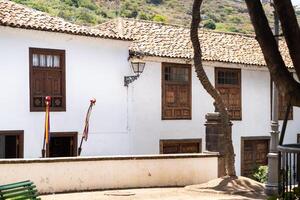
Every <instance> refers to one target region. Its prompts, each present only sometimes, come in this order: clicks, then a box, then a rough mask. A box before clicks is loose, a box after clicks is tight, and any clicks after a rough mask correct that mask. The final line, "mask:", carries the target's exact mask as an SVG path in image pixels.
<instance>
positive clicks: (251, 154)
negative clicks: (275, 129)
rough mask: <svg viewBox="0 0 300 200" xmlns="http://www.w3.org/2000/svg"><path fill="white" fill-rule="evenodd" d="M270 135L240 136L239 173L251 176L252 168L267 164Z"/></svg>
mask: <svg viewBox="0 0 300 200" xmlns="http://www.w3.org/2000/svg"><path fill="white" fill-rule="evenodd" d="M269 143H270V137H268V136H258V137H242V140H241V174H242V176H246V177H250V178H252V175H253V172H254V170H255V169H256V168H257V167H259V166H262V165H267V164H268V157H267V155H268V153H269Z"/></svg>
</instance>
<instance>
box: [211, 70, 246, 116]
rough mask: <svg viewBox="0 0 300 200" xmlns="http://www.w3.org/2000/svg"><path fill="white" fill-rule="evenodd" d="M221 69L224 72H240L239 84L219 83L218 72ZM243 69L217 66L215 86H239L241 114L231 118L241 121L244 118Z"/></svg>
mask: <svg viewBox="0 0 300 200" xmlns="http://www.w3.org/2000/svg"><path fill="white" fill-rule="evenodd" d="M219 71H223V72H237V73H238V80H237V81H238V82H237V83H238V84H237V85H234V84H219V83H218V72H219ZM241 79H242V71H241V69H234V68H222V67H216V68H215V87H216V89H218V88H221V87H222V88H238V89H239V96H240V116H238V117H235V118H233V117H231V120H236V121H240V120H242V115H243V112H242V81H241ZM229 114H230V110H229Z"/></svg>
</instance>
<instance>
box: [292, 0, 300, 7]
mask: <svg viewBox="0 0 300 200" xmlns="http://www.w3.org/2000/svg"><path fill="white" fill-rule="evenodd" d="M292 2H293V4H294V5H298V6H299V5H300V0H292Z"/></svg>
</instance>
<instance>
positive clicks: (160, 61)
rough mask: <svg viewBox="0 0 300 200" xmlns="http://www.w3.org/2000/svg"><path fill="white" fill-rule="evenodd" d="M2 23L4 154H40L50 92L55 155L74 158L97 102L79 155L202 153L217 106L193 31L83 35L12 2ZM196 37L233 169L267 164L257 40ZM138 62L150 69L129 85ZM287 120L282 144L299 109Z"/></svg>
mask: <svg viewBox="0 0 300 200" xmlns="http://www.w3.org/2000/svg"><path fill="white" fill-rule="evenodd" d="M0 25H1V26H0V60H1V64H0V82H1V84H0V91H1V92H2V94H1V98H0V119H1V123H0V157H2V158H10V157H20V158H22V157H25V158H37V157H41V149H42V147H43V137H44V112H41V111H44V107H43V101H44V97H45V96H47V95H50V96H52V99H53V101H52V107H51V109H52V112H51V132H52V134H51V135H52V138H51V140H50V145H49V146H50V147H49V148H48V150H47V151H48V154H49V156H76V154H77V147H78V145H79V142H80V139H81V136H82V130H83V126H84V118H85V114H86V110H87V108H88V106H89V100H90V99H91V98H92V97H94V98H96V99H97V103H96V106H95V107H94V109H93V113H92V116H91V120H90V133H89V139H88V141H87V142H84V143H83V150H82V155H83V156H92V155H126V154H159V153H182V152H200V151H201V150H205V126H204V124H205V114H207V113H209V112H213V111H214V107H213V101H212V99H211V98H210V97H209V96H208V94H207V93H206V92H205V91H204V89H203V88H202V86H201V84H200V82H199V80H198V79H197V77H196V74H195V72H194V68H193V67H192V59H191V58H192V48H191V43H190V41H189V29H186V28H184V27H180V26H174V25H163V24H158V23H152V22H144V21H137V20H128V19H123V20H121V19H118V20H112V21H109V22H107V23H104V24H102V25H100V26H98V27H95V28H86V27H81V26H78V25H74V24H71V23H68V22H65V21H63V20H62V19H59V18H54V17H51V16H48V15H47V14H45V13H41V12H38V11H35V10H32V9H29V8H26V7H23V6H20V5H18V4H15V3H12V2H10V1H6V0H0ZM200 38H201V45H202V51H203V62H204V66H205V70H206V72H207V74H208V76H209V78H210V80H211V81H212V82H213V83H215V84H216V86H217V88H218V89H219V91H220V92H221V93H222V94H223V97H224V98H226V102H227V104H228V105H229V110H230V113H231V114H232V116H233V128H232V129H233V131H232V136H233V142H234V148H235V153H236V169H237V171H238V174H240V173H242V174H247V173H248V172H249V170H250V168H251V167H253V166H252V165H255V164H266V163H265V162H266V158H265V155H266V153H267V151H268V141H269V135H270V134H269V131H270V121H271V120H270V116H271V114H270V113H271V105H270V102H271V95H270V76H269V72H268V70H267V68H266V67H265V62H264V59H263V56H262V54H261V51H260V48H259V46H258V44H257V42H256V40H255V39H254V36H252V35H243V34H233V33H219V32H214V31H204V30H201V31H200ZM282 46H283V47H282V51H283V54H284V55H285V58H286V62H287V65H288V66H290V68H291V71H293V68H292V64H291V61H290V59H289V56H288V51H287V49H286V48H285V46H284V45H282ZM137 61H139V62H144V63H145V69H144V71H143V72H142V73H141V74H140V76H139V78H138V79H137V80H135V81H134V82H132V83H130V84H129V85H128V87H126V86H124V76H130V75H134V74H133V72H132V69H131V67H130V63H131V62H137ZM282 102H283V101H282ZM280 110H281V111H282V112H284V108H282V107H281V108H280ZM282 112H281V113H280V115H282ZM291 117H292V120H289V124H288V128H287V132H288V134H287V137H286V140H285V141H284V142H285V143H287V142H289V143H293V142H296V140H297V134H298V133H300V124H299V123H297V120H299V119H300V109H299V108H296V107H294V108H293V115H292V116H291ZM295 119H297V120H295ZM249 155H250V157H249ZM255 157H257V160H255V159H253V160H251V158H255ZM246 162H247V163H248V164H245V163H246ZM241 163H242V164H241ZM204 164H205V163H204ZM241 169H243V172H241ZM247 170H248V171H247Z"/></svg>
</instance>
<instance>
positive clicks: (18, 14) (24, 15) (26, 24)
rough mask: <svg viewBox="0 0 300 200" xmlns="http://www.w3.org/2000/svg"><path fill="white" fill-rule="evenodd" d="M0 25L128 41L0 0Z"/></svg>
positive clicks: (125, 38)
mask: <svg viewBox="0 0 300 200" xmlns="http://www.w3.org/2000/svg"><path fill="white" fill-rule="evenodd" d="M0 25H2V26H10V27H16V28H25V29H33V30H41V31H51V32H60V33H68V34H74V35H84V36H92V37H101V38H110V39H122V40H128V39H129V38H127V37H121V36H119V35H116V34H113V33H111V32H107V31H105V30H99V29H95V28H90V27H85V26H80V25H76V24H73V23H70V22H66V21H65V20H63V19H61V18H58V17H53V16H50V15H49V14H46V13H43V12H40V11H37V10H34V9H30V8H28V7H25V6H22V5H20V4H17V3H14V2H11V1H8V0H0Z"/></svg>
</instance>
